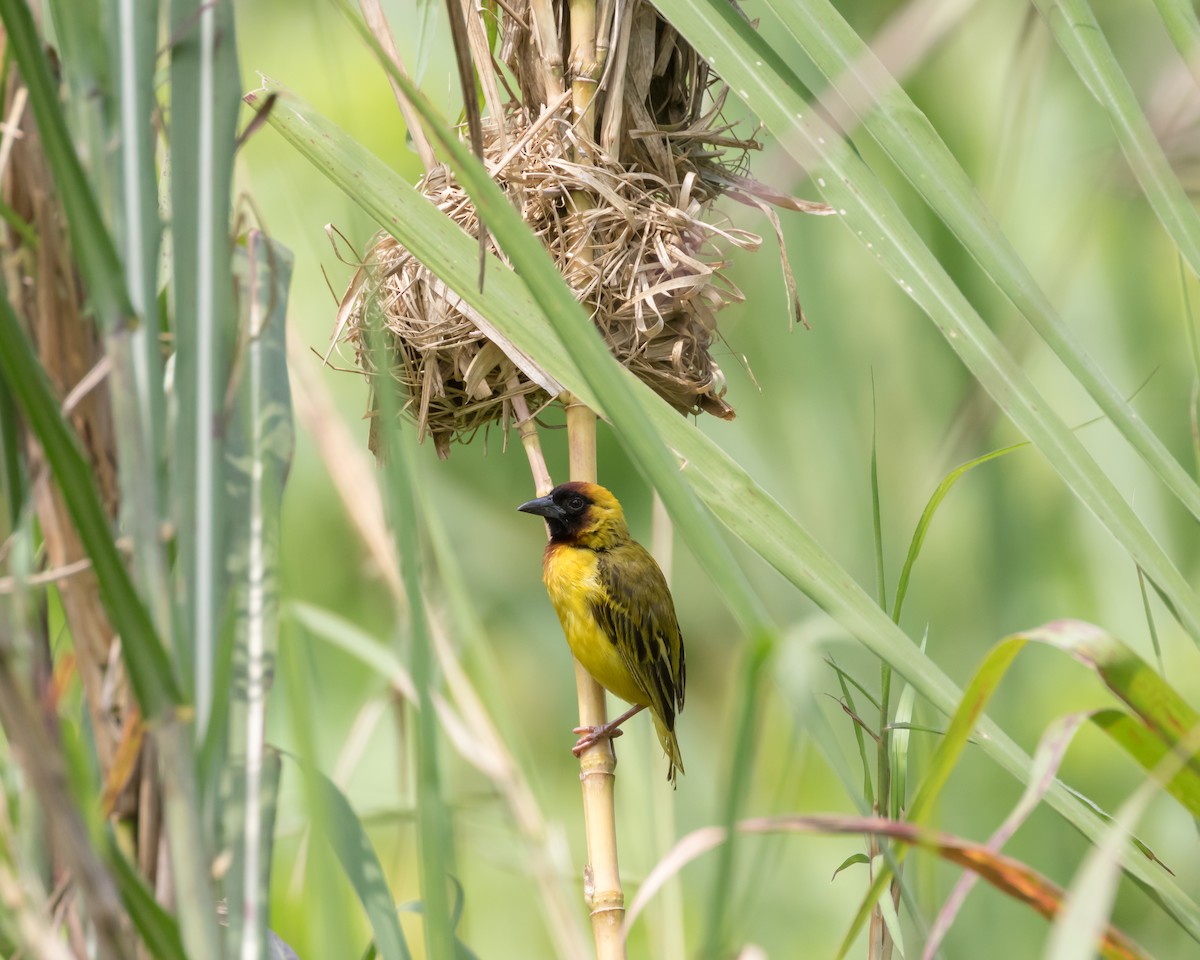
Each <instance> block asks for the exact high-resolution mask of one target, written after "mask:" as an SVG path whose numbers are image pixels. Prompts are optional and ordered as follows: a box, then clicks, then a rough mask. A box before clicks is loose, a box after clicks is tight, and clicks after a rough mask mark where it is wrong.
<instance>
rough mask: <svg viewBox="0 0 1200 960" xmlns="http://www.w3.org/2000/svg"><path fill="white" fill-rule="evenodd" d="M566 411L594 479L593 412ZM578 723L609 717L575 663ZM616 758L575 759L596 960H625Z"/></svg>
mask: <svg viewBox="0 0 1200 960" xmlns="http://www.w3.org/2000/svg"><path fill="white" fill-rule="evenodd" d="M562 399H563V406H564V407H565V408H566V411H567V446H568V451H569V463H570V472H571V479H572V480H586V481H589V482H591V483H595V482H596V414H595V413H593V412H592V411H591V410H590V409H589V408H588V407H586V406H585V405H584V404H582V403H580V402H579V400H577V399H576V398H575V397H573V396H571V395H570V394H564V395H563V398H562ZM575 689H576V693H577V695H578V698H579V725H580V726H581V727H595V726H600V725H601V724H603V723H605V722H606V720H607V719H608V716H607V709H606V705H605V701H604V688H603V687H602V686H600V684H599V683H597V682H596V681H595V679H594V678H593V677H592V675H591V674H590V673H588V672H587V670H585V669H584V668H583V665H582V664H581V663H579V661H576V662H575ZM616 769H617V756H616V754H615V753H614V752H613V747H612V741H611V740H599V741H597V742H596V743H594V744H593V745H592V746H591V747H589V748H588V749H587V750H585V751H584V752H583V755H582V756H581V757H580V758H579V780H580V782H581V783H582V784H583V823H584V830H585V831H586V834H587V848H588V862H587V865H586V866H585V867H584V869H583V891H584V897H585V898H586V900H587V904H588V910H589V912H590V915H591V918H592V935H593V937H594V939H595V942H596V957H597V960H623V958H624V957H625V943H624V939H623V938H622V936H621V925H622V924H623V922H624V920H625V894H624V892H623V891H622V890H621V874H620V869H619V867H618V865H617V818H616V811H615V809H614V803H613V793H614V791H613V786H614V781H615V779H616Z"/></svg>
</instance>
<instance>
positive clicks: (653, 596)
mask: <svg viewBox="0 0 1200 960" xmlns="http://www.w3.org/2000/svg"><path fill="white" fill-rule="evenodd" d="M517 509H518V510H521V511H523V512H525V513H532V514H536V515H537V516H539V517H545V518H546V523H547V525H548V526H549V528H550V542H549V543H548V544H547V545H546V554H545V557H544V558H543V560H542V579H543V580H544V581H545V583H546V591H547V592H548V593H549V594H550V601H551V603H553V604H554V609H555V610H556V611H557V613H558V619H559V620H560V621H561V622H562V628H563V633H565V634H566V635H567V643H568V644H569V645H570V647H571V652H572V653H573V654H575V659H577V660H578V661H579V662H580V663H582V664H583V666H584V668H585V669H586V670H587V672H588V673H590V674H591V675H592V676H593V677H595V678H596V680H597V681H598V682H599V683H600V685H601V686H603V687H604V688H605V689H607V690H608V691H609V692H610V693H613V694H616V696H618V697H620V698H621V699H622V700H627V701H628V702H629V703H632V704H633V707H632V708H631V709H630V710H627V711H626V712H625V713H623V714H621V716H619V717H617V718H616V719H615V720H611V721H609V722H608V723H606V724H603V725H602V726H598V727H576V728H575V732H576V733H579V734H583V736H581V737H580V738H579V741H578V742H577V743H576V744H575V747H574V752H575V755H576V756H578V755H579V754H581V753H582V752H583V751H584V750H586V749H587V748H588V747H589V746H591V745H592V744H593V743H595V742H596V741H597V740H602V739H605V738H609V739H611V738H613V737H618V736H620V735H621V729H620V728H621V724H623V723H624V722H625V721H626V720H628V719H629V718H630V717H632V716H633V715H634V714H636V713H638V712H639V711H641V710H644V709H646V708H647V707H649V709H650V715H651V716H652V717H653V718H654V728H655V730H657V731H658V739H659V742H660V743H661V744H662V747H663V750H664V751H665V752H666V754H667V758H668V760H669V761H670V767H669V768H668V770H667V779H668V780H670V781H671V782H672V783H674V782H675V777H676V770H678V771H679V772H680V773H682V772H683V759H682V758H681V756H680V754H679V741H678V740H677V739H676V738H675V714H676V713H678V712H679V711H680V710H682V709H683V689H684V684H685V681H686V678H687V672H686V670H685V668H684V659H683V638H682V637H681V636H680V634H679V621H678V620H677V619H676V617H675V604H674V602H673V601H672V600H671V591H670V590H669V589H668V587H667V581H666V578H665V577H664V576H663V573H662V570H661V569H660V568H659V566H658V563H657V562H655V560H654V558H653V557H652V556H650V554H649V552H648V551H647V550H646V548H645V547H643V546H642V545H641V544H640V543H638V542H637V541H636V540H634V539H633V538H632V537H631V536H630V535H629V528H628V527H627V526H626V525H625V513H624V511H622V509H621V504H620V503H619V502H618V501H617V498H616V497H614V496H613V495H612V494H611V493H610V492H609V491H608V490H606V489H605V488H604V487H601V486H599V485H598V484H595V483H578V482H577V483H564V484H561V485H560V486H557V487H555V488H554V489H553V490H551V491H550V493H549V494H548V495H547V496H544V497H538V499H536V500H530V501H529V502H528V503H523V504H521V506H519V507H518V508H517Z"/></svg>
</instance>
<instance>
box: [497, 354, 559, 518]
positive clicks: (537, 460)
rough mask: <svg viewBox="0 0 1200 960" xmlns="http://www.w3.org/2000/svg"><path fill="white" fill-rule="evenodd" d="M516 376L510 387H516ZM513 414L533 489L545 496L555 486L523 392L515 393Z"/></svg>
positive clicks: (510, 381)
mask: <svg viewBox="0 0 1200 960" xmlns="http://www.w3.org/2000/svg"><path fill="white" fill-rule="evenodd" d="M516 380H517V378H516V377H513V378H512V379H511V380H509V382H508V383H509V387H510V388H513V389H515V387H516ZM511 402H512V408H513V416H514V417H515V418H516V421H517V433H518V434H520V436H521V445H522V446H523V447H524V448H525V456H526V457H527V458H528V459H529V472H530V473H531V474H533V489H534V491H535V492H536V493H537V495H538V496H539V497H544V496H545V495H546V494H548V493H549V492H550V491H551V489H553V487H554V481H553V480H551V479H550V471H549V469H547V467H546V457H545V455H544V454H543V453H542V441H541V438H540V437H538V432H537V424H535V423H534V422H533V417H531V416H530V415H529V404H527V403H526V402H525V397H524V396H523V395H522V394H519V393H514V394H513V398H512V401H511Z"/></svg>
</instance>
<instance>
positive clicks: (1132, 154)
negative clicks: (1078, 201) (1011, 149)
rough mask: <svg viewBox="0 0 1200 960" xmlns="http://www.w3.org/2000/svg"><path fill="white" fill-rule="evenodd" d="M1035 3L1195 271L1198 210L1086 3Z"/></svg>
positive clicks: (1199, 259)
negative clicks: (1109, 124)
mask: <svg viewBox="0 0 1200 960" xmlns="http://www.w3.org/2000/svg"><path fill="white" fill-rule="evenodd" d="M1035 3H1036V6H1037V8H1038V10H1040V11H1041V13H1042V16H1043V17H1045V19H1046V22H1047V23H1048V24H1049V25H1050V30H1051V32H1053V34H1054V39H1055V40H1057V41H1058V45H1059V47H1060V48H1061V49H1062V52H1063V53H1064V54H1066V56H1067V59H1068V60H1069V61H1070V62H1071V66H1072V67H1074V68H1075V72H1076V73H1078V74H1079V79H1081V80H1082V81H1083V83H1084V85H1085V86H1086V87H1087V88H1088V90H1089V91H1091V94H1092V96H1093V97H1095V98H1096V100H1097V102H1098V103H1099V104H1100V106H1101V107H1103V108H1104V110H1105V111H1106V112H1107V113H1108V118H1109V121H1110V122H1111V123H1112V127H1113V132H1114V133H1115V134H1116V136H1117V141H1118V142H1119V143H1120V144H1121V149H1122V151H1124V153H1125V159H1126V160H1127V161H1128V162H1129V166H1130V169H1132V171H1133V174H1134V176H1135V177H1137V180H1138V183H1139V184H1141V187H1142V191H1143V192H1144V193H1145V194H1146V199H1147V200H1149V201H1150V206H1151V207H1152V208H1153V210H1154V212H1155V214H1157V215H1158V219H1159V221H1160V222H1161V223H1162V225H1163V227H1164V228H1165V229H1166V231H1167V233H1168V234H1170V236H1171V239H1173V240H1174V241H1175V243H1176V245H1177V246H1178V247H1179V252H1180V253H1181V254H1182V255H1183V259H1184V260H1186V261H1187V263H1188V266H1190V267H1191V268H1192V272H1193V273H1194V274H1197V275H1198V276H1200V214H1198V213H1197V212H1196V208H1195V206H1194V205H1193V204H1192V201H1191V200H1190V199H1189V198H1188V195H1187V193H1186V191H1185V190H1184V189H1183V186H1182V185H1181V184H1180V182H1179V179H1178V178H1177V177H1176V176H1175V172H1174V171H1173V170H1172V169H1171V164H1170V161H1168V160H1167V156H1166V154H1165V153H1164V152H1163V149H1162V146H1161V145H1160V144H1159V142H1158V138H1157V137H1155V135H1154V131H1153V129H1151V127H1150V121H1149V120H1148V119H1147V118H1146V114H1145V113H1144V112H1143V111H1142V108H1141V105H1140V104H1139V103H1138V99H1137V95H1136V94H1135V93H1134V92H1133V87H1132V86H1131V85H1130V83H1129V81H1128V79H1126V77H1125V73H1124V71H1122V70H1121V66H1120V64H1118V63H1117V59H1116V57H1115V56H1113V52H1112V48H1111V47H1109V45H1108V41H1107V40H1106V39H1105V36H1104V31H1103V30H1101V29H1100V24H1099V23H1098V22H1097V21H1096V17H1095V14H1093V13H1092V8H1091V6H1090V5H1089V4H1088V3H1087V2H1086V0H1053V2H1051V0H1035ZM1193 19H1194V14H1193Z"/></svg>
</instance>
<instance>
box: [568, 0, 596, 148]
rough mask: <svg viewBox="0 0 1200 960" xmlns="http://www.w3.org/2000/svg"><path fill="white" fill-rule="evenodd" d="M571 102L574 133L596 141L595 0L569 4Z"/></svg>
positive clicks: (574, 0) (575, 1)
mask: <svg viewBox="0 0 1200 960" xmlns="http://www.w3.org/2000/svg"><path fill="white" fill-rule="evenodd" d="M570 11H571V102H572V105H573V108H574V109H573V112H574V114H575V129H576V130H577V131H578V132H580V133H583V134H585V135H586V136H587V138H588V139H589V140H595V138H596V129H595V127H596V121H595V111H593V110H592V103H593V101H594V100H595V99H596V87H597V85H598V83H599V80H600V63H599V61H598V60H597V59H596V0H571V2H570Z"/></svg>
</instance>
